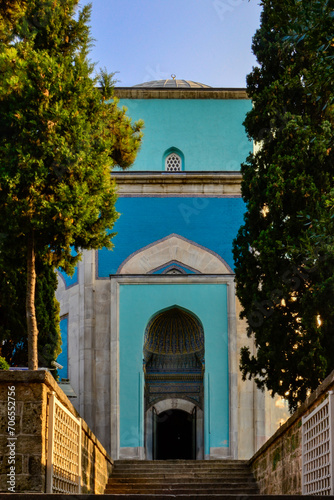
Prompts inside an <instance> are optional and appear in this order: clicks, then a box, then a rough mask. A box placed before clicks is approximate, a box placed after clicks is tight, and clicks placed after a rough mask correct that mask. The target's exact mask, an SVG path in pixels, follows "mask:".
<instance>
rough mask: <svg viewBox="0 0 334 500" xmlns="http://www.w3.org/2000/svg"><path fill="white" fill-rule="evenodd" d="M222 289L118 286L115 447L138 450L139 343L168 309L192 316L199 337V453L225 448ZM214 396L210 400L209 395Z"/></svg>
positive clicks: (224, 299)
mask: <svg viewBox="0 0 334 500" xmlns="http://www.w3.org/2000/svg"><path fill="white" fill-rule="evenodd" d="M226 293H227V291H226V285H224V284H220V285H219V284H217V285H216V284H178V285H173V284H166V285H161V284H152V285H149V284H142V285H141V284H136V285H131V284H128V285H125V284H121V285H120V287H119V294H120V295H119V342H120V343H119V346H120V446H121V447H137V446H144V423H143V422H144V405H143V384H144V377H143V343H144V333H145V328H146V326H147V323H148V322H149V320H150V319H151V318H152V316H154V315H155V314H156V313H157V312H159V311H160V310H162V309H165V308H168V307H172V306H174V305H177V306H180V307H183V308H185V309H187V310H189V311H191V312H192V313H194V314H195V315H196V316H197V317H198V318H199V319H200V320H201V322H202V324H203V327H204V334H205V373H206V378H207V377H208V376H209V378H210V394H211V398H210V397H209V394H208V391H207V390H206V391H205V415H204V421H205V454H209V452H210V451H209V448H210V447H227V446H229V389H228V324H227V295H226ZM213 394H214V397H213V396H212V395H213Z"/></svg>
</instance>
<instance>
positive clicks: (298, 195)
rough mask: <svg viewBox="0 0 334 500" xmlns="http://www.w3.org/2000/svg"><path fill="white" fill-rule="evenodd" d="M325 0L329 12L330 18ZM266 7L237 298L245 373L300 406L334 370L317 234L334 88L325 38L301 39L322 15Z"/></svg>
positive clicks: (256, 42)
mask: <svg viewBox="0 0 334 500" xmlns="http://www.w3.org/2000/svg"><path fill="white" fill-rule="evenodd" d="M325 3H326V5H327V7H326V8H327V12H326V13H324V12H323V11H321V15H324V16H326V15H327V17H328V19H331V17H330V6H329V5H328V2H325ZM323 4H324V3H323ZM262 5H263V12H262V16H261V26H260V28H259V30H258V31H257V32H256V34H255V36H254V39H253V52H254V54H255V55H256V57H257V60H258V63H259V65H260V66H259V67H256V68H254V69H253V71H252V73H251V74H250V75H248V78H247V91H248V95H249V97H250V98H251V99H252V101H253V109H252V110H251V111H250V112H249V113H248V115H247V117H246V120H245V127H246V131H247V133H248V135H249V137H250V138H252V139H253V140H254V141H255V142H256V143H258V146H259V148H258V150H257V152H256V153H254V154H252V155H250V157H249V158H248V159H247V162H246V163H245V164H244V165H243V166H242V173H243V181H242V195H243V199H244V201H245V202H246V207H247V210H246V214H245V222H244V225H243V226H242V227H241V228H240V231H239V233H238V236H237V238H236V240H235V242H234V257H235V263H236V281H237V295H238V297H239V299H240V301H241V304H242V306H243V312H242V317H244V318H246V319H247V322H248V335H249V336H253V337H254V339H255V346H256V354H255V355H252V354H251V352H250V350H249V349H248V348H247V347H244V348H243V349H242V352H241V361H240V368H241V370H242V373H243V377H244V378H246V377H249V378H252V377H253V378H254V379H255V381H256V382H257V384H258V386H259V387H261V388H263V387H267V388H268V389H269V390H270V391H271V392H272V394H273V395H274V394H279V395H281V396H283V397H285V398H286V399H287V400H288V402H289V405H290V409H294V408H296V406H297V405H298V404H299V403H300V402H302V401H303V400H304V399H305V398H306V396H307V394H308V393H309V391H310V390H313V389H315V388H316V387H317V385H318V384H319V382H320V381H321V380H323V378H324V377H325V376H326V375H327V374H328V373H329V372H330V371H331V370H332V369H333V368H334V336H333V334H332V332H333V320H334V317H333V313H332V312H331V308H332V305H331V304H332V302H333V285H331V287H332V288H331V287H330V286H329V284H330V282H332V280H333V269H334V266H333V263H334V261H333V256H332V255H329V254H328V252H326V251H325V249H324V247H322V248H320V247H319V245H313V244H312V237H311V233H310V227H311V226H312V224H310V222H312V221H316V220H321V218H322V217H323V215H324V211H325V205H324V200H325V199H326V198H327V196H328V194H329V192H330V190H331V188H332V187H333V173H334V164H333V159H334V154H333V153H334V151H333V150H332V147H331V145H332V141H333V135H334V134H333V126H334V115H333V105H332V103H333V96H334V92H333V88H334V87H333V85H329V84H328V79H327V78H326V77H325V74H324V67H325V65H322V64H321V62H320V58H319V49H320V48H321V46H322V44H321V43H320V39H319V37H318V38H317V35H316V33H314V36H303V35H305V30H303V28H302V27H304V26H305V24H304V22H303V21H304V20H305V9H306V11H307V12H310V13H312V15H313V25H316V24H317V22H318V21H319V20H317V19H316V18H315V16H317V15H319V12H318V11H317V10H316V9H315V10H312V9H311V11H309V10H307V6H308V5H309V2H307V1H303V0H288V1H284V2H279V1H278V0H263V1H262ZM324 26H325V27H326V29H327V31H326V33H324V31H323V30H322V31H321V37H327V38H329V37H332V34H331V29H332V23H330V22H327V23H325V24H324V25H323V27H324ZM318 33H319V36H320V31H318ZM308 35H310V33H308ZM316 38H317V39H316ZM327 62H328V59H327ZM326 67H327V66H326ZM306 241H308V243H309V244H308V245H307V246H306V244H305V242H306ZM313 241H314V240H313ZM324 282H327V283H328V287H327V288H326V290H327V295H326V292H324V288H323V284H324ZM329 292H330V294H329V295H328V293H329Z"/></svg>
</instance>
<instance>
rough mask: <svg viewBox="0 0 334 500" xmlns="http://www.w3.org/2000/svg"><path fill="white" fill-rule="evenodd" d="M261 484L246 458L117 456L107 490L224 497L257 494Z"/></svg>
mask: <svg viewBox="0 0 334 500" xmlns="http://www.w3.org/2000/svg"><path fill="white" fill-rule="evenodd" d="M257 493H258V487H257V484H256V481H255V479H254V477H253V474H252V473H251V471H250V469H249V466H248V463H247V462H246V461H241V460H240V461H234V460H212V461H211V460H198V461H195V460H152V461H146V460H145V461H143V460H116V461H115V463H114V469H113V473H112V475H111V477H110V478H109V481H108V484H107V486H106V490H105V494H107V495H111V497H112V498H115V496H118V495H120V496H122V497H123V499H124V500H125V498H130V496H131V497H133V498H137V499H138V498H149V497H151V498H157V499H159V500H163V498H164V497H166V498H168V496H169V497H170V498H171V496H174V498H175V495H177V496H178V498H180V495H181V496H184V497H185V498H188V500H190V499H191V498H198V496H199V495H200V496H201V497H203V498H204V497H206V498H208V495H210V498H218V497H219V496H221V495H224V499H225V500H228V498H229V497H230V496H231V498H232V497H233V495H247V496H248V495H256V494H257ZM234 499H235V497H234Z"/></svg>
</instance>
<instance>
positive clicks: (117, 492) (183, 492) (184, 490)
mask: <svg viewBox="0 0 334 500" xmlns="http://www.w3.org/2000/svg"><path fill="white" fill-rule="evenodd" d="M195 493H196V495H199V494H200V492H196V490H194V488H178V489H162V488H160V489H155V490H154V489H150V490H131V489H126V490H106V492H105V494H106V495H131V494H132V495H134V494H136V495H159V496H161V495H168V494H170V495H171V494H172V495H194V494H195ZM202 494H203V496H205V495H213V494H215V495H247V496H248V495H257V494H258V491H257V490H242V489H240V490H236V489H235V488H229V489H228V488H227V489H220V490H216V489H213V488H208V489H206V490H203V491H202Z"/></svg>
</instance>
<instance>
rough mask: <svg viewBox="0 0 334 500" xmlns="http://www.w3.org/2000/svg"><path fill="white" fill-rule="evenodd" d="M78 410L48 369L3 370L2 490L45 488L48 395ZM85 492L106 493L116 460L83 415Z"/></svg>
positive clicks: (0, 387) (0, 392) (0, 388)
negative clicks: (108, 452) (105, 489)
mask: <svg viewBox="0 0 334 500" xmlns="http://www.w3.org/2000/svg"><path fill="white" fill-rule="evenodd" d="M51 392H55V393H56V397H57V399H58V400H59V401H60V402H61V403H62V404H63V405H64V406H65V407H66V408H67V409H68V410H69V411H70V412H71V413H72V414H73V415H75V416H76V417H79V415H78V413H77V411H76V410H75V408H74V407H73V405H72V404H71V402H70V400H69V399H68V398H67V397H66V396H65V394H64V393H63V391H62V390H61V389H60V387H59V386H58V384H57V382H56V381H55V380H54V378H53V377H52V375H51V374H50V373H49V372H47V371H44V370H43V371H3V370H1V371H0V492H3V493H14V492H16V493H23V492H24V493H45V492H46V470H47V431H48V429H47V413H48V412H47V410H48V395H49V394H51ZM81 432H82V439H81V443H82V446H81V448H82V453H81V455H82V460H81V477H82V479H81V485H82V486H81V491H82V493H103V492H104V488H105V486H106V483H107V481H108V477H109V475H110V473H111V470H112V463H113V462H112V460H111V458H110V457H109V456H108V454H107V452H106V451H105V449H104V448H103V446H102V445H101V443H100V442H99V441H98V439H97V438H96V437H95V436H94V434H93V433H92V432H91V430H90V429H89V427H88V426H87V424H86V422H84V421H82V431H81Z"/></svg>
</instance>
